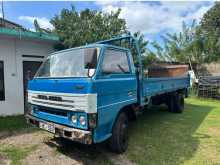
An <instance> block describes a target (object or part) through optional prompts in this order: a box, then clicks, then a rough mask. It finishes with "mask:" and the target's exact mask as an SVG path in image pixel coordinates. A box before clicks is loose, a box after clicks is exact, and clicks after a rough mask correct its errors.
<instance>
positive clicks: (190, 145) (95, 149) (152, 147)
mask: <svg viewBox="0 0 220 165" xmlns="http://www.w3.org/2000/svg"><path fill="white" fill-rule="evenodd" d="M212 109H213V107H212V106H199V105H194V104H187V105H186V110H185V112H184V113H183V114H172V113H169V112H168V111H167V109H166V107H164V106H159V107H153V108H151V109H150V110H148V111H146V112H144V113H143V114H142V115H140V116H139V117H138V120H137V121H135V122H133V123H131V125H130V130H129V131H130V133H129V134H130V140H129V148H128V151H127V152H126V153H125V154H123V155H124V157H126V159H127V158H128V159H129V160H130V161H131V162H134V163H137V164H146V163H147V164H171V165H172V164H181V163H183V162H184V161H186V160H189V159H190V158H191V157H192V156H193V155H194V153H195V152H196V151H197V149H198V146H199V143H200V139H203V138H206V139H208V138H209V135H207V134H202V133H197V132H196V131H197V129H198V127H199V126H200V125H201V123H202V122H203V120H204V119H205V118H206V116H207V115H208V113H209V112H210V111H211V110H212ZM45 143H46V144H47V145H48V146H50V147H53V148H55V149H56V150H57V152H59V153H61V154H64V155H66V156H68V157H70V158H72V159H74V160H78V161H79V162H82V164H112V163H111V162H112V158H113V159H114V157H117V155H114V154H112V153H111V152H110V151H109V150H108V149H107V147H106V144H105V143H103V144H98V145H91V146H86V145H82V144H78V143H74V142H71V141H64V142H62V143H61V142H60V140H59V138H54V139H52V140H50V141H47V142H45ZM109 155H110V156H109ZM110 157H111V158H110ZM119 161H120V160H119ZM119 164H120V163H119Z"/></svg>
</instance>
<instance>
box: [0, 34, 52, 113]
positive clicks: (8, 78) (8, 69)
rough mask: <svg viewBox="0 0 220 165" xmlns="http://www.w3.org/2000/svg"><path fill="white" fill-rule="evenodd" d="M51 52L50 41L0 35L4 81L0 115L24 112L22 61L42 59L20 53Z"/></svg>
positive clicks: (36, 53)
mask: <svg viewBox="0 0 220 165" xmlns="http://www.w3.org/2000/svg"><path fill="white" fill-rule="evenodd" d="M51 52H53V44H52V43H48V42H44V41H33V40H24V39H22V40H20V39H15V38H9V37H2V36H0V60H3V61H4V82H5V101H0V115H12V114H22V113H23V112H24V96H23V61H42V60H43V59H40V58H29V57H28V58H27V57H22V55H34V56H47V55H48V54H49V53H51Z"/></svg>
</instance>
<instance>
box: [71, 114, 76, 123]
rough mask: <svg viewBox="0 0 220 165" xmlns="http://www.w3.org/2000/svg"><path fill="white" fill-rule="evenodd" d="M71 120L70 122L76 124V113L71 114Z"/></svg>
mask: <svg viewBox="0 0 220 165" xmlns="http://www.w3.org/2000/svg"><path fill="white" fill-rule="evenodd" d="M71 120H72V122H73V123H74V124H76V123H77V116H76V115H73V116H72V117H71Z"/></svg>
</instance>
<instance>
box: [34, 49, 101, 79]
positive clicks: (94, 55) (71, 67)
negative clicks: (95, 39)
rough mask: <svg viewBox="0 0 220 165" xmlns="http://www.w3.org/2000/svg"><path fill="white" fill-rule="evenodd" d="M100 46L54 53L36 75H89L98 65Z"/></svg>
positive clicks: (91, 74)
mask: <svg viewBox="0 0 220 165" xmlns="http://www.w3.org/2000/svg"><path fill="white" fill-rule="evenodd" d="M98 55H99V48H83V49H73V50H70V51H64V52H60V53H57V54H53V55H51V56H49V57H48V58H47V60H46V61H45V62H44V63H43V64H42V65H41V67H40V69H39V70H38V72H37V74H36V76H35V77H88V75H89V76H93V74H94V73H95V69H96V66H97V60H98Z"/></svg>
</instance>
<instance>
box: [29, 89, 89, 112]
mask: <svg viewBox="0 0 220 165" xmlns="http://www.w3.org/2000/svg"><path fill="white" fill-rule="evenodd" d="M28 102H29V103H31V104H34V105H39V106H43V107H50V108H54V109H62V110H70V111H86V110H87V109H88V98H87V95H77V96H76V95H74V94H62V93H61V94H60V93H49V92H48V93H44V92H30V91H29V92H28Z"/></svg>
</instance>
